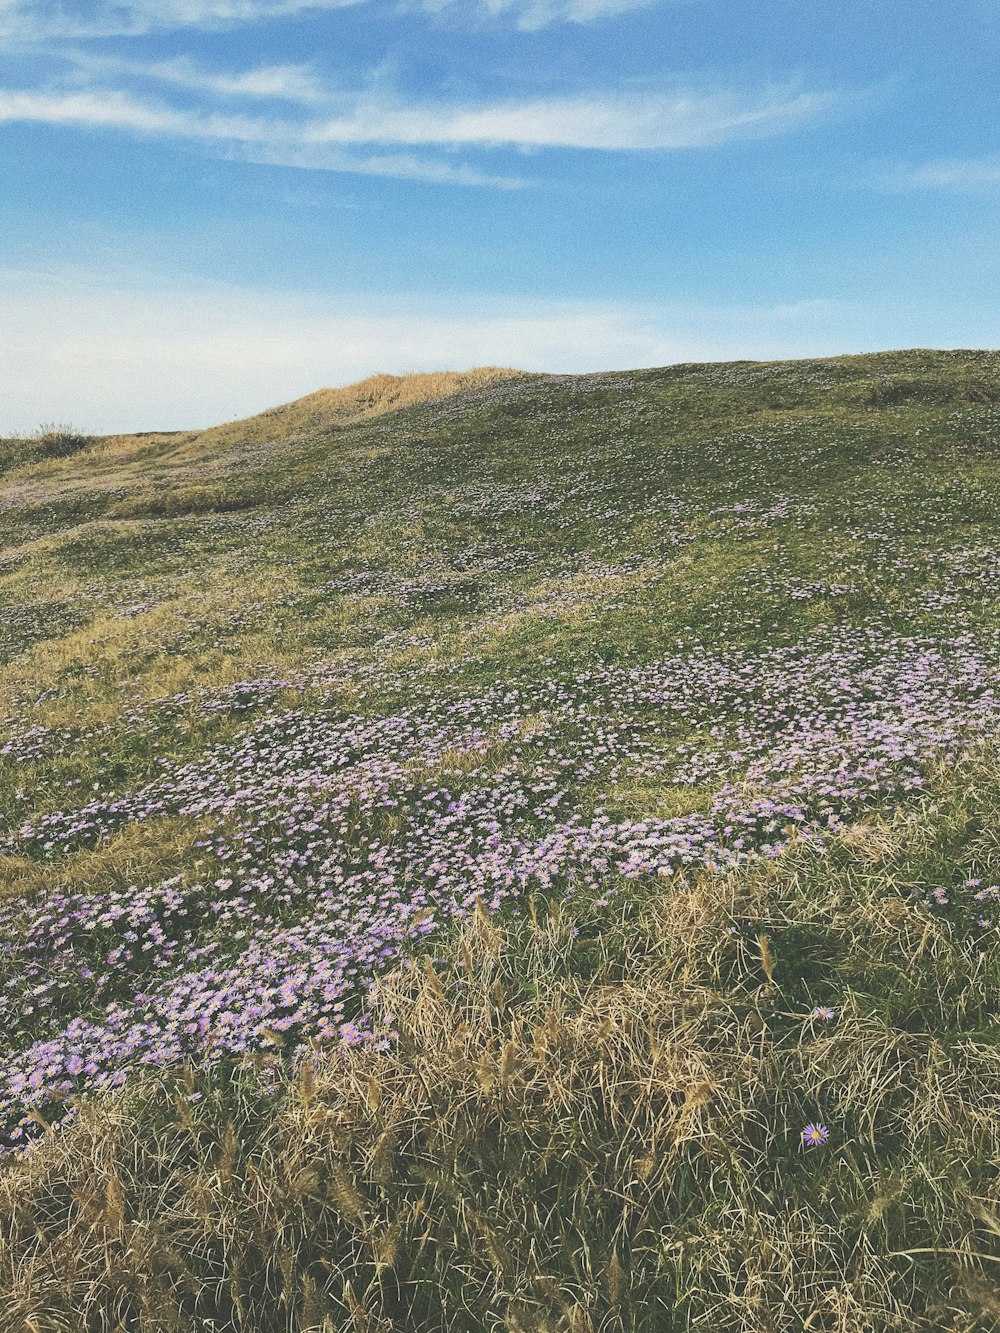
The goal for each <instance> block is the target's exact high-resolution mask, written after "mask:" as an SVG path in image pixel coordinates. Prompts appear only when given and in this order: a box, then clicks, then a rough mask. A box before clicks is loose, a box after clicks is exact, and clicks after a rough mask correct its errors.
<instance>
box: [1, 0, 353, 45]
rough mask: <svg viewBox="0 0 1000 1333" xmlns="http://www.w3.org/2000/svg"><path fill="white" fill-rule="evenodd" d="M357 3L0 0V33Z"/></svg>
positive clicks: (102, 28)
mask: <svg viewBox="0 0 1000 1333" xmlns="http://www.w3.org/2000/svg"><path fill="white" fill-rule="evenodd" d="M359 3H363V0H87V3H86V4H83V3H81V4H79V5H78V6H77V12H76V13H75V14H74V13H71V12H67V7H66V6H64V5H63V4H61V3H59V0H6V2H4V0H0V38H8V39H9V38H14V39H16V40H24V41H38V40H51V39H52V38H54V37H136V36H141V35H142V34H144V33H150V32H158V31H165V30H170V29H172V28H219V27H227V26H230V25H238V24H247V23H258V22H262V21H265V20H268V19H278V18H287V17H290V16H293V15H295V14H299V13H304V12H306V11H308V10H323V9H344V8H347V7H348V6H351V5H354V4H359ZM80 11H83V12H82V13H81V12H80Z"/></svg>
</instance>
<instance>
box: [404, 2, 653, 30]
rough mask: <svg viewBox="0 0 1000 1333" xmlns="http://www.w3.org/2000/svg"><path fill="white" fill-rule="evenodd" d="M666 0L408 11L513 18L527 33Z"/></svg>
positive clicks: (441, 5) (427, 5) (455, 5)
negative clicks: (456, 12)
mask: <svg viewBox="0 0 1000 1333" xmlns="http://www.w3.org/2000/svg"><path fill="white" fill-rule="evenodd" d="M662 2H663V0H409V3H408V4H407V7H408V8H418V9H425V10H428V11H430V12H432V13H442V12H443V13H448V12H453V11H455V10H461V11H463V12H466V13H472V14H474V15H483V14H486V15H489V16H491V17H493V18H496V17H499V16H501V15H507V14H509V15H511V16H512V17H513V18H514V20H515V22H516V24H517V26H518V27H519V28H522V29H524V30H525V31H533V30H535V29H538V28H544V27H548V26H549V25H550V24H552V23H591V22H593V21H594V20H596V19H605V18H615V17H617V16H618V15H619V14H626V13H629V12H631V11H634V10H637V9H649V8H651V7H652V6H654V5H656V4H660V3H662Z"/></svg>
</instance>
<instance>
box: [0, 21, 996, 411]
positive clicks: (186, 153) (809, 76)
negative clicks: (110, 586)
mask: <svg viewBox="0 0 1000 1333" xmlns="http://www.w3.org/2000/svg"><path fill="white" fill-rule="evenodd" d="M998 23H1000V0H952V3H951V4H948V5H945V4H942V3H941V0H907V2H906V3H905V4H904V3H901V0H837V2H836V3H831V2H830V0H759V2H758V3H752V2H750V0H647V2H646V3H643V0H353V2H352V0H77V3H72V2H71V0H63V2H62V3H60V0H0V433H4V432H6V433H13V432H15V431H19V430H28V429H31V428H33V427H35V426H37V425H38V424H39V422H41V421H69V422H72V423H73V424H74V425H76V426H77V427H78V428H80V429H83V430H89V431H95V432H106V431H113V430H121V429H155V428H158V427H162V428H183V427H189V426H198V425H207V424H211V423H213V422H216V421H222V420H226V419H229V418H232V417H235V416H243V415H247V414H248V413H251V412H254V411H259V410H261V409H262V408H264V407H266V406H269V405H272V404H274V403H277V402H282V401H286V400H288V399H291V398H294V397H297V396H298V395H300V394H303V393H307V392H309V391H311V390H313V389H316V388H319V387H321V386H323V385H334V384H342V383H346V382H348V381H350V380H353V379H357V378H360V377H361V376H363V375H366V374H369V373H372V372H374V371H379V370H386V371H392V372H396V373H401V372H408V371H414V370H433V369H461V368H464V367H467V366H471V365H476V364H490V363H492V364H505V365H515V366H519V367H522V368H525V369H532V370H543V369H544V370H552V371H562V372H567V371H584V370H598V369H611V368H625V367H630V366H640V365H646V366H649V365H662V364H666V363H668V362H674V361H689V360H725V359H730V358H760V359H771V358H775V357H798V356H813V355H827V354H835V353H841V352H860V351H872V350H877V349H881V348H887V347H912V346H933V347H976V346H993V347H995V346H997V345H998V344H1000V337H998V310H1000V299H998V298H1000V245H998V241H1000V227H998V205H1000V117H998V115H997V91H996V80H997V69H998V67H1000V66H998V56H1000V44H998V41H997V31H998Z"/></svg>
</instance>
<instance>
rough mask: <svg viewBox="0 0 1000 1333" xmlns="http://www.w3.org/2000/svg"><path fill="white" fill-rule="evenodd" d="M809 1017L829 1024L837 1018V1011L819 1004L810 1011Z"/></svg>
mask: <svg viewBox="0 0 1000 1333" xmlns="http://www.w3.org/2000/svg"><path fill="white" fill-rule="evenodd" d="M809 1017H810V1018H821V1019H822V1020H823V1022H824V1023H831V1022H832V1021H833V1020H834V1019H835V1018H836V1017H837V1011H836V1009H831V1008H830V1007H829V1005H826V1004H821V1005H818V1006H817V1007H816V1008H815V1009H814V1010H813V1011H812V1013H811V1014H810V1015H809Z"/></svg>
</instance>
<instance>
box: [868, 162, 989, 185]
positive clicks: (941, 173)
mask: <svg viewBox="0 0 1000 1333" xmlns="http://www.w3.org/2000/svg"><path fill="white" fill-rule="evenodd" d="M877 183H878V184H880V185H882V186H883V187H884V188H887V189H890V190H955V191H976V190H995V189H997V188H998V187H1000V157H978V158H977V157H968V158H959V157H954V158H939V159H937V160H936V161H933V162H925V163H923V164H922V165H920V166H916V167H897V168H896V169H895V170H893V171H890V172H888V173H886V174H885V175H883V176H880V177H879V178H878V180H877Z"/></svg>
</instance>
